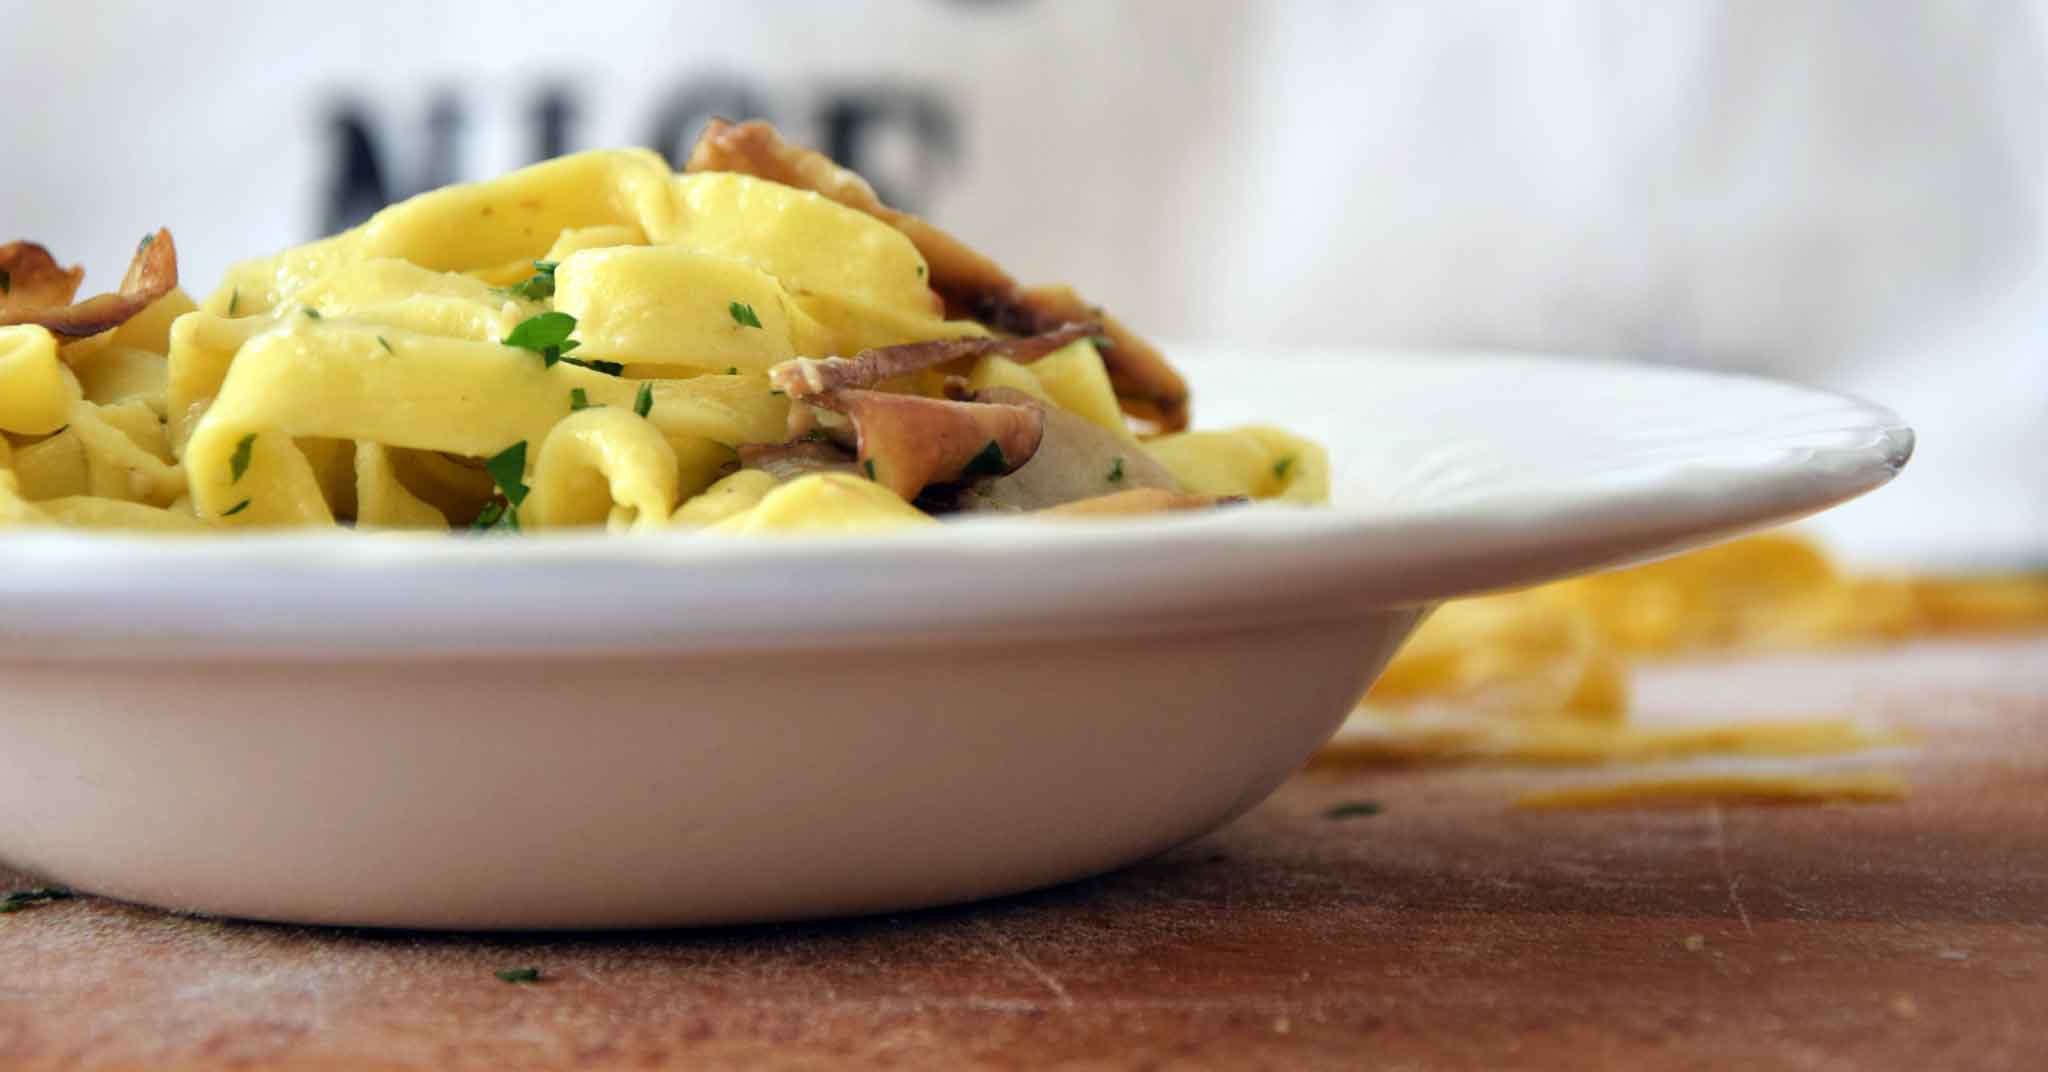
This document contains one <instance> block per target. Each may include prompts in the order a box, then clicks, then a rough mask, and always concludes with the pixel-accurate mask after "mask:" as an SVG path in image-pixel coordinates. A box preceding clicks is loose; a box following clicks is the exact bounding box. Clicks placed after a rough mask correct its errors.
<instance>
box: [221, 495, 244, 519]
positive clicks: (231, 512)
mask: <svg viewBox="0 0 2048 1072" xmlns="http://www.w3.org/2000/svg"><path fill="white" fill-rule="evenodd" d="M248 508H249V500H247V499H243V500H242V501H241V502H238V503H236V504H235V505H233V506H230V507H228V508H227V509H226V510H223V511H221V515H220V516H222V517H233V516H235V515H236V514H239V513H241V512H242V511H244V510H247V509H248Z"/></svg>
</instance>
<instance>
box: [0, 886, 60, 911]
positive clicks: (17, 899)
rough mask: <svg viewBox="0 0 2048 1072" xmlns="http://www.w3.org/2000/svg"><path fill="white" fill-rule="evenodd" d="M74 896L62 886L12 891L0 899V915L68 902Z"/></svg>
mask: <svg viewBox="0 0 2048 1072" xmlns="http://www.w3.org/2000/svg"><path fill="white" fill-rule="evenodd" d="M74 896H76V895H75V894H73V893H72V892H71V891H70V890H67V889H65V888H64V887H62V886H37V887H36V888H34V889H31V890H13V891H11V892H9V893H8V894H7V895H6V896H5V897H0V915H6V914H8V913H12V912H19V911H21V910H22V909H24V908H34V907H36V906H37V905H46V904H49V903H50V902H52V901H68V900H70V899H71V898H72V897H74Z"/></svg>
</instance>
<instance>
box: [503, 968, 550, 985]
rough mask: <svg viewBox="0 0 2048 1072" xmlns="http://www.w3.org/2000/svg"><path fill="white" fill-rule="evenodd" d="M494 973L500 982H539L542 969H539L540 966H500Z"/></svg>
mask: <svg viewBox="0 0 2048 1072" xmlns="http://www.w3.org/2000/svg"><path fill="white" fill-rule="evenodd" d="M492 974H494V975H496V976H497V977H498V980H499V981H500V982H506V983H537V982H540V969H539V968H499V969H498V970H497V971H496V972H493V973H492Z"/></svg>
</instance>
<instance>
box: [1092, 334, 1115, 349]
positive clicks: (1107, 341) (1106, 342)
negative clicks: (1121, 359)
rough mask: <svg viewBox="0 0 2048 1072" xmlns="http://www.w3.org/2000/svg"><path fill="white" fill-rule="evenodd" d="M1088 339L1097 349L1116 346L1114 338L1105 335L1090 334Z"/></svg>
mask: <svg viewBox="0 0 2048 1072" xmlns="http://www.w3.org/2000/svg"><path fill="white" fill-rule="evenodd" d="M1088 341H1089V342H1092V343H1094V344H1095V348H1096V349H1097V350H1109V349H1113V348H1114V347H1115V346H1116V340H1115V339H1112V338H1110V337H1109V336H1107V335H1090V336H1088Z"/></svg>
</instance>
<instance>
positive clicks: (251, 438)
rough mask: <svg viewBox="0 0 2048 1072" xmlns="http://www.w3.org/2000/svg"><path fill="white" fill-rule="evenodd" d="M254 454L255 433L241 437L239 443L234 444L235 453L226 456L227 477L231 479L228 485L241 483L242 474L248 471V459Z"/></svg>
mask: <svg viewBox="0 0 2048 1072" xmlns="http://www.w3.org/2000/svg"><path fill="white" fill-rule="evenodd" d="M255 452H256V433H254V432H250V433H249V434H248V435H245V436H243V437H242V440H241V442H239V443H236V444H235V452H234V453H233V454H230V455H228V475H229V476H230V477H232V478H233V479H231V480H229V481H228V483H230V484H239V483H241V482H242V474H243V473H246V472H248V471H249V459H250V458H251V457H253V456H254V455H255Z"/></svg>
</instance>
